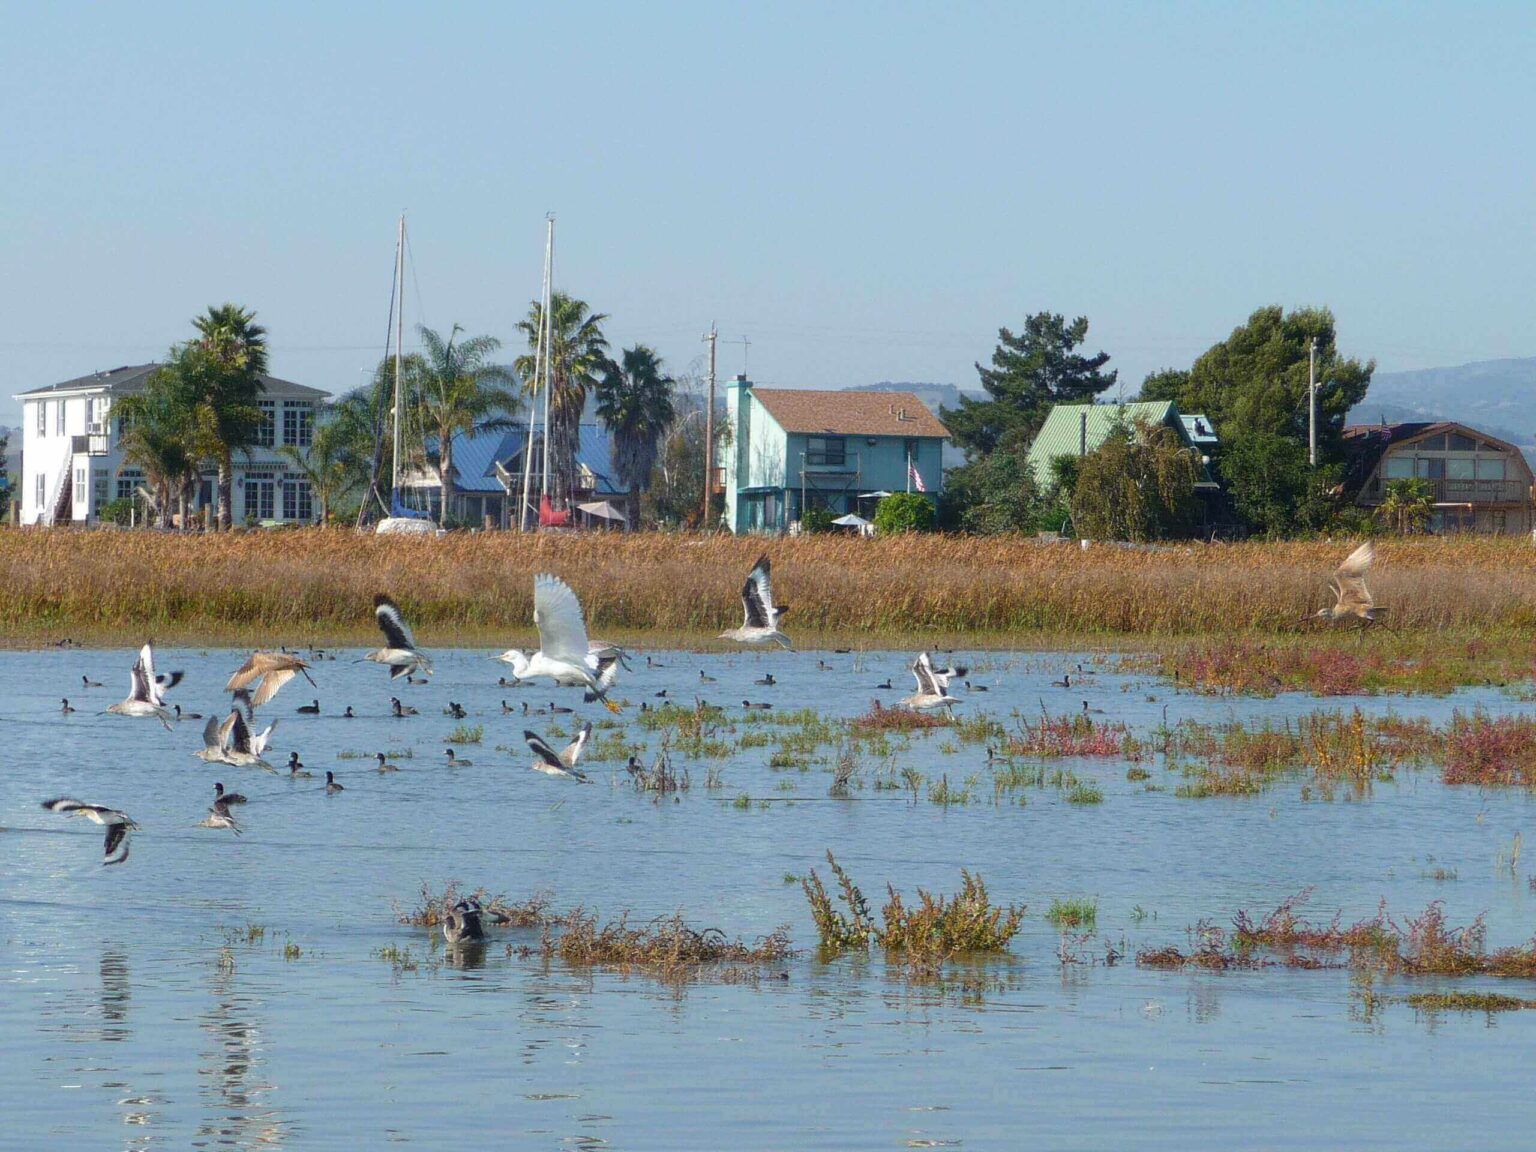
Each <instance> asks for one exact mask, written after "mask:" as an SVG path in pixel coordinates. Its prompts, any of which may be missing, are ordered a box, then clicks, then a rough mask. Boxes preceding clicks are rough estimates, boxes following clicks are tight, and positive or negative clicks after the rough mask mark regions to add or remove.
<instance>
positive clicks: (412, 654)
mask: <svg viewBox="0 0 1536 1152" xmlns="http://www.w3.org/2000/svg"><path fill="white" fill-rule="evenodd" d="M373 616H374V619H375V620H376V621H377V622H378V625H379V631H380V632H382V633H383V634H384V647H382V648H379V649H377V650H375V651H373V652H369V653H366V654H365V655H364V656H363V659H364V660H372V661H373V662H374V663H375V664H383V665H386V666H387V667H388V668H389V676H390V679H391V680H394V679H397V678H399V677H401V676H404V677H406V678H407V679H408V680H409V678H410V677H411V675H412V674H413V673H416V672H421V673H423V674H424V675H427V676H430V675H431V674H432V661H430V660H428V659H427V657H426V656H425V655H424V654H423V653H421V652H420V651H418V650H417V648H416V637H415V636H413V635H412V634H411V629H410V625H408V624H407V623H406V622H405V617H404V616H403V615H402V614H401V612H400V607H399V605H397V604H396V603H395V602H394V601H393V600H391V599H390V598H389V597H388V596H385V595H384V594H382V593H380V594H379V595H377V596H375V597H374V598H373Z"/></svg>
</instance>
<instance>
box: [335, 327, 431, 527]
mask: <svg viewBox="0 0 1536 1152" xmlns="http://www.w3.org/2000/svg"><path fill="white" fill-rule="evenodd" d="M426 370H427V365H426V361H425V360H423V359H422V358H421V356H420V355H419V354H418V353H415V352H412V353H411V354H410V355H408V356H405V357H404V358H403V359H402V360H401V362H400V396H401V398H400V404H401V410H402V411H405V412H407V413H409V412H412V411H415V410H416V407H417V406H418V402H417V400H416V399H415V398H416V397H419V396H420V395H421V382H422V380H423V379H424V377H425V376H426ZM394 396H395V362H394V359H393V358H392V357H389V356H386V357H384V359H382V360H380V361H379V366H378V367H377V368H376V369H374V373H373V381H372V382H371V383H369V384H367V385H364V386H363V387H361V388H356V389H353V390H352V391H351V392H348V393H347V394H346V395H345V396H343V397H342V398H341V399H340V400H338V401H336V403H335V404H334V405H332V412H333V415H334V418H335V419H336V420H337V421H338V422H339V423H340V424H341V425H342V427H343V428H344V429H345V435H344V436H343V439H345V441H346V444H347V448H346V454H347V457H348V459H349V460H351V461H352V464H351V466H352V467H353V468H354V469H357V470H360V472H361V476H362V484H363V486H365V487H366V488H367V491H366V492H364V493H363V498H362V500H361V501H360V502H359V504H358V507H357V526H358V527H359V528H363V527H366V526H367V525H368V524H371V523H372V522H373V519H374V516H375V514H376V513H378V512H382V513H383V514H384V515H386V516H387V515H389V505H390V502H389V500H388V499H386V498H385V495H384V491H383V487H382V485H383V481H384V478H385V477H386V476H388V475H389V474H390V472H391V470H392V469H393V466H394V465H393V461H394V447H395V446H394V438H393V436H392V434H391V432H392V425H391V423H390V421H391V420H392V419H393V415H392V408H393V405H394ZM338 435H341V433H338Z"/></svg>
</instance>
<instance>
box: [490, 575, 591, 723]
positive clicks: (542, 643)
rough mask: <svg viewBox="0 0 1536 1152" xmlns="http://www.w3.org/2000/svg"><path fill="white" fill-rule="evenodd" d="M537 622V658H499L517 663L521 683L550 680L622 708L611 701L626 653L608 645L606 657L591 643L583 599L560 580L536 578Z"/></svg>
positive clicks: (514, 653) (510, 653) (515, 653)
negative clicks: (609, 690)
mask: <svg viewBox="0 0 1536 1152" xmlns="http://www.w3.org/2000/svg"><path fill="white" fill-rule="evenodd" d="M533 623H534V626H535V627H537V628H538V630H539V650H538V651H537V652H535V653H534V654H533V655H532V656H528V655H526V654H524V653H523V652H522V651H520V650H519V649H516V648H509V649H507V651H505V652H503V653H502V654H501V656H500V657H498V659H501V660H505V661H506V662H507V663H509V664H511V665H512V674H513V675H514V676H516V677H517V678H518V679H520V680H528V679H532V678H534V677H539V676H547V677H548V678H549V679H551V680H553V681H554V682H555V683H556V684H561V685H564V686H566V687H575V686H577V685H579V686H581V687H583V688H585V689H586V690H587V691H586V696H585V697H584V698H585V699H586V701H587V702H588V703H591V702H592V701H594V700H601V701H602V702H603V707H604V708H607V709H608V711H610V712H618V711H619V706H618V705H617V704H615V703H614V702H613V701H612V700H610V699H608V689H610V688H612V687H613V683H614V680H615V679H616V678H617V677H618V674H619V664H620V663H621V657H622V653H621V652H620V650H618V649H616V648H614V647H613V646H612V645H608V646H607V647H606V648H605V649H603V650H602V654H599V652H598V651H594V649H593V646H592V644H591V642H590V641H588V639H587V623H586V620H585V619H583V617H582V613H581V601H579V600H577V599H576V593H574V592H572V591H571V589H570V585H568V584H566V582H565V581H564V580H561V579H560V578H559V577H556V576H551V575H549V574H548V573H543V572H541V573H539V575H537V576H535V577H534V578H533Z"/></svg>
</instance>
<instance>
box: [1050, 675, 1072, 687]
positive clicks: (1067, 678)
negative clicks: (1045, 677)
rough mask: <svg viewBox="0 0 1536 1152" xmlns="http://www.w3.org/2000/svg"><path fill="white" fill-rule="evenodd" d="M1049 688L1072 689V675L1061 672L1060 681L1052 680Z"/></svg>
mask: <svg viewBox="0 0 1536 1152" xmlns="http://www.w3.org/2000/svg"><path fill="white" fill-rule="evenodd" d="M1051 687H1052V688H1070V687H1072V673H1070V672H1063V673H1062V674H1061V679H1060V680H1052V681H1051Z"/></svg>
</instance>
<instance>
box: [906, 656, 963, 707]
mask: <svg viewBox="0 0 1536 1152" xmlns="http://www.w3.org/2000/svg"><path fill="white" fill-rule="evenodd" d="M912 675H913V676H914V677H915V678H916V679H917V691H916V692H914V693H913V694H912V695H911V696H908V697H906V698H905V699H903V700H902V701H901V702H900V703H899V704H898V705H897V706H898V707H901V708H910V709H911V710H912V711H914V712H925V711H927V710H928V709H930V708H944V709H946V710H951V711H952V710H953V708H954V706H955V705H956V704H959V703H961V701H959V700H956V699H955V698H954V697H953V696H951V695H950V694H949V680H950V677H952V676H957V675H960V672H959V670H957V669H954V668H946V669H944V670H943V671H940V670H939V669H937V668H935V667H934V666H933V658H932V657H930V656H929V655H928V653H926V652H919V653H918V655H917V659H916V660H914V661H912Z"/></svg>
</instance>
